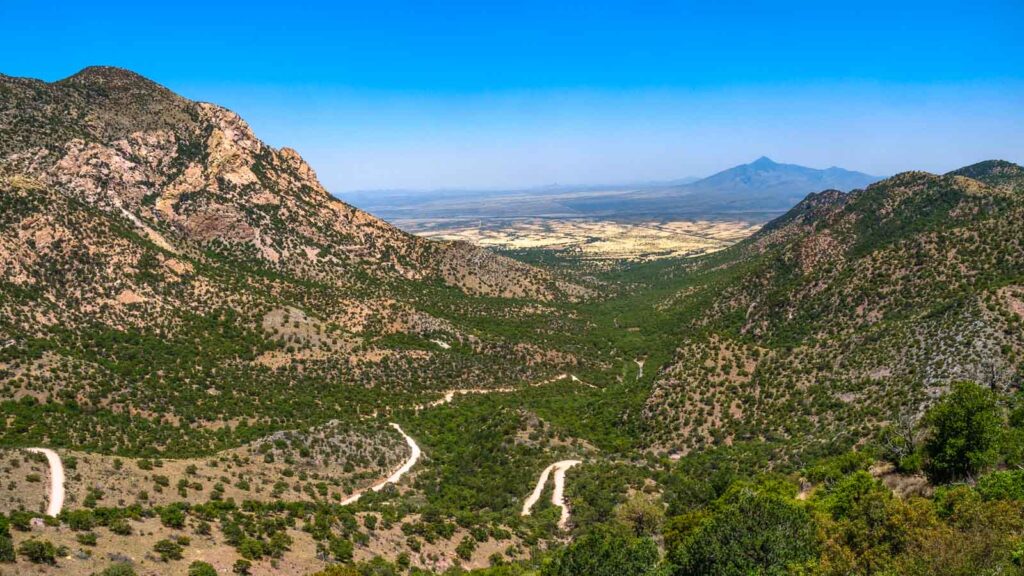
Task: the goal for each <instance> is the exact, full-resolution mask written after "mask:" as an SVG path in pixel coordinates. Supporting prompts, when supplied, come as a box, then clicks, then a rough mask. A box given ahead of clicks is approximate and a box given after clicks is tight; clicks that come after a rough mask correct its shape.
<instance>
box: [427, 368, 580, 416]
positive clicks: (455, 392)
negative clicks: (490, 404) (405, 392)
mask: <svg viewBox="0 0 1024 576" xmlns="http://www.w3.org/2000/svg"><path fill="white" fill-rule="evenodd" d="M566 378H569V379H571V380H572V381H573V382H576V383H577V384H583V385H584V386H590V387H591V388H597V386H594V385H593V384H588V383H586V382H584V381H582V380H580V379H579V378H577V377H576V376H575V375H574V374H559V375H558V376H555V377H554V378H551V379H550V380H543V381H541V382H534V383H533V384H530V387H531V388H532V387H536V386H544V385H547V384H554V383H555V382H558V381H559V380H565V379H566ZM517 390H520V388H513V387H511V386H505V387H501V388H455V389H452V390H448V391H447V392H445V393H444V396H442V397H440V398H438V399H437V400H433V401H431V402H427V403H426V404H417V405H416V406H415V408H416V410H423V409H424V408H436V407H438V406H443V405H445V404H448V403H449V402H451V401H452V400H454V399H455V397H456V396H465V395H467V394H491V393H494V392H515V391H517Z"/></svg>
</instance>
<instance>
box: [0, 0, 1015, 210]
mask: <svg viewBox="0 0 1024 576" xmlns="http://www.w3.org/2000/svg"><path fill="white" fill-rule="evenodd" d="M0 21H2V22H4V23H5V26H4V34H2V35H0V72H2V73H5V74H9V75H16V76H32V77H37V78H42V79H45V80H56V79H59V78H62V77H65V76H68V75H70V74H72V73H74V72H75V71H77V70H78V69H80V68H82V67H84V66H87V65H91V64H106V65H117V66H123V67H127V68H131V69H133V70H135V71H137V72H140V73H142V74H144V75H146V76H148V77H150V78H152V79H154V80H156V81H158V82H160V83H162V84H165V85H167V86H168V87H170V88H172V89H174V90H176V91H178V92H180V93H182V94H184V95H186V96H188V97H191V98H195V99H199V100H207V101H212V102H217V103H219V104H222V105H225V106H227V107H229V108H231V109H233V110H235V111H237V112H239V113H240V114H241V115H242V116H243V117H244V118H246V119H247V120H248V121H249V122H250V124H252V126H253V128H254V129H255V130H256V132H257V134H258V135H259V136H261V137H262V138H263V139H264V140H266V141H267V142H269V143H270V144H272V145H275V146H291V147H293V148H296V149H297V150H299V152H300V153H302V154H303V155H304V156H305V157H306V158H307V159H308V160H309V161H310V162H311V164H313V166H314V168H315V169H316V170H317V172H318V173H319V174H320V176H321V179H322V180H323V181H324V183H325V184H326V185H327V186H328V188H329V189H331V190H332V191H334V192H338V193H343V192H344V191H345V190H351V189H365V188H391V187H401V188H436V187H488V188H491V187H510V186H533V185H544V184H550V183H556V182H557V183H563V184H569V183H587V182H616V181H636V180H648V179H667V178H679V177H684V176H689V175H704V174H708V173H710V172H713V171H715V170H718V169H721V168H725V167H728V166H730V165H733V164H737V163H740V162H744V161H748V160H751V159H753V158H755V157H757V156H760V155H762V154H765V155H768V156H771V157H772V158H774V159H776V160H779V161H787V162H794V163H801V164H807V165H811V166H820V167H825V166H829V165H840V166H844V167H848V168H852V169H858V170H863V171H866V172H871V173H876V174H888V173H892V172H896V171H900V170H904V169H911V168H916V169H926V170H932V171H944V170H948V169H952V168H955V167H958V166H960V165H963V164H967V163H970V162H974V161H977V160H981V159H985V158H990V157H1002V158H1007V159H1009V160H1014V161H1017V162H1021V161H1024V33H1021V30H1022V28H1024V2H1021V1H1020V0H1005V1H985V0H981V1H978V2H972V3H967V2H944V1H942V0H938V1H932V2H917V1H911V2H899V1H896V0H889V1H887V2H874V1H870V0H869V1H867V2H843V3H831V2H820V1H819V2H732V1H728V0H725V1H716V2H709V1H704V2H602V1H600V0H592V1H590V2H554V1H550V0H549V1H547V2H533V1H529V0H526V1H520V2H430V1H420V2H390V1H386V0H385V1H375V2H358V3H354V2H353V3H348V2H335V3H328V2H322V3H321V2H301V1H292V2H280V1H278V2H273V3H269V2H260V1H250V2H244V3H242V2H220V3H218V2H213V1H209V0H208V1H206V2H190V1H184V2H174V3H148V2H131V3H129V2H104V1H102V0H97V1H93V2H61V1H57V2H47V3H42V2H31V1H29V2H24V1H22V2H13V1H10V0H0Z"/></svg>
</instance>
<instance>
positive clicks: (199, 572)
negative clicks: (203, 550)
mask: <svg viewBox="0 0 1024 576" xmlns="http://www.w3.org/2000/svg"><path fill="white" fill-rule="evenodd" d="M188 576H217V571H216V570H215V569H214V568H213V566H212V565H211V564H209V563H208V562H203V561H201V560H196V561H195V562H193V563H191V564H189V565H188Z"/></svg>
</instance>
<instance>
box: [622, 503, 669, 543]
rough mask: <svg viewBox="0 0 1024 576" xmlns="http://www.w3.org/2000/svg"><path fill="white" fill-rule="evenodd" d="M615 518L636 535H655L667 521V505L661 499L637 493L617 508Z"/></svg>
mask: <svg viewBox="0 0 1024 576" xmlns="http://www.w3.org/2000/svg"><path fill="white" fill-rule="evenodd" d="M615 519H616V520H617V521H618V522H619V523H620V524H622V525H623V526H625V527H626V528H628V529H629V530H630V531H631V532H632V533H633V535H634V536H653V535H655V534H657V533H659V532H660V531H661V526H662V524H664V522H665V507H664V506H663V505H662V504H661V501H660V500H658V499H656V498H653V497H651V496H647V495H645V494H640V493H637V494H634V495H633V496H632V497H631V498H630V499H629V500H626V501H625V502H623V503H622V504H620V505H619V506H618V507H616V508H615Z"/></svg>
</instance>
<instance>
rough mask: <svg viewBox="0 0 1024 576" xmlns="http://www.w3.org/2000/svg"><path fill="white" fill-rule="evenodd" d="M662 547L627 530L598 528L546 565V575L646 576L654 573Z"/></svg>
mask: <svg viewBox="0 0 1024 576" xmlns="http://www.w3.org/2000/svg"><path fill="white" fill-rule="evenodd" d="M657 563H658V547H657V545H655V543H654V541H653V540H651V539H650V538H636V537H634V536H632V535H630V534H628V533H627V532H626V531H624V530H615V529H610V528H606V527H602V528H598V529H596V530H594V531H593V532H590V533H589V534H585V535H584V536H581V537H580V538H577V539H576V540H574V541H573V542H572V543H571V544H569V546H567V547H566V548H564V549H562V550H560V551H559V552H557V553H556V554H555V556H554V557H553V558H552V561H551V562H550V563H549V564H546V565H545V566H544V567H543V569H542V571H541V574H542V575H543V576H577V575H579V574H587V575H588V576H621V575H624V574H630V575H635V576H643V575H645V574H653V571H654V570H655V566H656V565H657Z"/></svg>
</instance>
